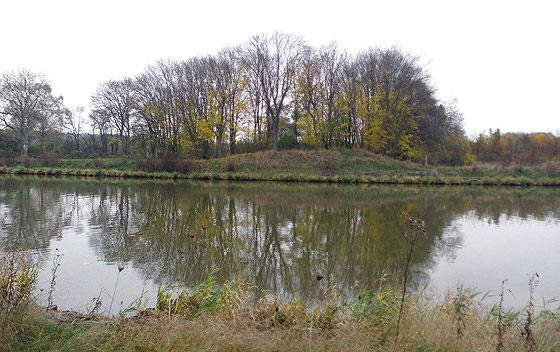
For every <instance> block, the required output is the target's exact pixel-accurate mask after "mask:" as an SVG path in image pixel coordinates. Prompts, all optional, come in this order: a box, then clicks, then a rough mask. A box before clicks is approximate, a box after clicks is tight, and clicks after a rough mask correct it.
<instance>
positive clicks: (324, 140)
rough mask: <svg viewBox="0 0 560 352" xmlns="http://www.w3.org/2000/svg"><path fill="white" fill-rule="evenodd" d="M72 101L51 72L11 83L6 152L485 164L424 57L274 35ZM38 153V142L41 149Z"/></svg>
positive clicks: (20, 75)
mask: <svg viewBox="0 0 560 352" xmlns="http://www.w3.org/2000/svg"><path fill="white" fill-rule="evenodd" d="M90 106H91V113H90V114H89V116H88V117H89V119H88V120H89V126H90V128H89V130H88V132H87V133H86V132H84V131H85V130H84V124H85V123H86V119H85V117H84V116H83V112H84V109H83V108H77V109H75V110H70V109H68V108H66V107H64V104H63V99H62V97H55V96H53V95H52V91H51V87H50V84H49V82H48V81H47V80H46V78H45V77H44V76H41V75H38V74H35V73H32V72H29V71H26V70H22V71H19V72H17V73H13V72H12V73H5V74H4V75H3V76H2V78H1V79H0V120H1V121H2V122H3V125H4V126H3V127H4V129H3V131H2V134H1V135H0V137H1V138H0V139H1V140H0V149H4V150H8V149H10V148H11V150H18V151H19V152H21V154H22V155H26V154H27V153H28V152H35V153H39V152H45V151H50V152H56V153H58V154H60V155H67V154H73V155H74V156H78V154H79V155H84V156H107V155H127V156H144V157H159V156H162V155H181V156H184V157H192V158H212V157H222V156H224V155H231V154H236V153H243V152H253V151H259V150H274V151H277V150H279V149H287V148H327V149H328V148H332V147H339V148H353V147H359V148H367V149H370V150H372V151H374V152H376V153H380V154H384V155H387V156H390V157H392V158H397V159H403V160H405V159H406V160H416V161H429V162H430V163H433V164H435V163H449V164H457V165H459V164H464V163H469V162H472V161H473V160H476V157H477V156H476V155H475V154H476V153H475V152H474V151H475V150H478V149H476V148H473V145H472V143H470V142H469V141H468V140H467V139H466V137H465V134H464V130H463V127H462V123H463V120H462V115H461V113H460V112H459V111H458V109H457V108H456V104H455V103H454V102H447V103H446V102H441V101H439V100H438V99H437V98H436V97H435V88H434V87H433V85H432V82H431V81H430V76H429V74H428V73H427V72H426V71H425V70H424V68H423V67H422V65H421V64H420V62H419V60H418V58H417V57H415V56H413V55H411V54H408V53H406V52H403V51H402V50H400V49H398V48H395V47H392V48H370V49H367V50H364V51H362V52H360V53H358V54H356V55H350V54H349V53H347V52H346V51H344V50H342V49H340V48H339V47H338V45H337V44H334V43H333V44H330V45H326V46H321V47H318V48H315V47H312V46H310V45H308V44H307V43H306V42H305V41H304V40H303V39H302V38H301V37H298V36H295V35H291V34H286V33H278V32H277V33H273V34H270V35H258V36H253V37H251V38H250V39H249V40H248V41H246V42H245V43H243V44H241V45H238V46H235V47H227V48H224V49H222V50H221V51H220V52H218V53H217V54H215V55H206V56H198V57H192V58H188V59H185V60H159V61H158V62H156V63H155V64H152V65H149V66H148V67H147V68H146V69H145V70H144V71H143V72H142V73H140V74H138V75H137V76H136V77H126V78H123V79H120V80H109V81H107V82H103V83H101V84H100V85H99V86H98V87H97V89H96V91H95V92H93V94H92V96H91V103H90ZM30 148H31V149H30Z"/></svg>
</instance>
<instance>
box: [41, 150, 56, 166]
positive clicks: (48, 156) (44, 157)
mask: <svg viewBox="0 0 560 352" xmlns="http://www.w3.org/2000/svg"><path fill="white" fill-rule="evenodd" d="M41 164H42V165H43V166H45V167H56V166H58V158H57V157H56V154H54V153H50V152H44V153H43V154H41Z"/></svg>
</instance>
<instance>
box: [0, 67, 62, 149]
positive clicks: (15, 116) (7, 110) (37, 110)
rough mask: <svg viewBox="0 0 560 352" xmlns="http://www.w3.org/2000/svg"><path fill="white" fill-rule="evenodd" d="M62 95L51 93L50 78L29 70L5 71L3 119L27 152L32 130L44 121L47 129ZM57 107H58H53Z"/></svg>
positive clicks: (0, 91) (0, 89)
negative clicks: (55, 95)
mask: <svg viewBox="0 0 560 352" xmlns="http://www.w3.org/2000/svg"><path fill="white" fill-rule="evenodd" d="M61 102H62V99H61V98H55V97H53V96H52V90H51V86H50V84H49V82H48V81H47V79H46V78H45V77H44V76H42V75H39V74H36V73H33V72H31V71H28V70H20V71H18V72H17V73H13V72H11V73H5V74H4V75H3V76H2V80H1V82H0V121H1V122H2V123H3V124H4V125H5V126H6V127H7V128H9V129H10V130H11V131H12V132H13V133H14V135H15V136H16V138H17V139H18V141H19V143H20V146H21V154H22V155H24V156H25V155H27V151H28V149H29V145H30V143H31V136H32V133H33V132H35V129H36V127H37V126H38V125H39V124H40V123H41V121H43V123H44V124H43V128H44V129H46V128H47V125H49V124H50V123H48V122H46V121H49V120H50V118H51V117H52V116H54V114H55V112H56V111H60V105H61ZM55 106H56V107H57V108H56V109H55V108H54V107H55Z"/></svg>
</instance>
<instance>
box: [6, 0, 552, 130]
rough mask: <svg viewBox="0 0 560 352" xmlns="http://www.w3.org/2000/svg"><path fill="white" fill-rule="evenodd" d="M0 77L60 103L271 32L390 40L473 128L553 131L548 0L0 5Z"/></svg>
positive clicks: (83, 100) (361, 44)
mask: <svg viewBox="0 0 560 352" xmlns="http://www.w3.org/2000/svg"><path fill="white" fill-rule="evenodd" d="M0 14H1V19H0V38H1V40H0V72H5V71H9V70H17V69H19V68H27V69H29V70H32V71H37V72H41V73H44V74H45V75H46V76H47V77H48V78H49V80H50V81H51V84H52V86H53V90H54V92H55V93H56V94H60V95H63V96H64V98H65V100H64V101H65V103H66V105H67V106H68V107H70V108H75V107H76V106H79V105H81V106H85V107H88V105H89V97H90V95H91V93H92V92H93V91H94V90H95V89H96V87H97V86H98V84H99V83H101V82H103V81H106V80H108V79H114V78H121V77H124V76H135V75H136V74H139V73H140V72H141V71H142V70H143V69H144V68H145V67H146V66H147V65H148V64H150V63H154V62H155V61H156V60H158V59H160V58H174V59H185V58H188V57H191V56H195V55H204V54H211V53H216V52H218V51H219V50H220V49H221V48H223V47H225V46H229V45H237V44H240V43H243V42H245V41H246V40H247V39H248V38H249V37H250V36H252V35H255V34H262V33H271V32H273V31H275V30H278V31H283V32H288V33H293V34H297V35H301V36H302V37H303V38H304V39H306V40H307V42H308V43H309V44H311V45H314V46H319V45H321V44H327V43H329V42H331V41H337V42H338V43H339V46H340V47H341V48H344V49H347V50H348V51H349V52H351V53H356V52H358V51H359V50H361V49H365V48H368V47H371V46H381V47H387V46H392V45H398V46H399V47H400V48H401V49H403V50H404V51H407V52H410V53H412V54H414V55H417V56H419V57H420V59H421V62H422V64H423V65H424V66H425V68H426V70H427V71H428V72H429V73H430V74H431V76H432V82H433V85H434V86H435V87H436V88H437V96H438V98H439V99H441V100H443V101H447V100H450V99H457V101H458V107H459V109H460V110H461V111H462V112H463V115H464V118H465V128H466V130H467V133H468V134H469V135H473V134H475V133H477V132H482V131H483V130H486V131H488V129H489V128H493V129H495V128H500V129H501V130H503V131H550V132H554V133H557V131H558V130H560V112H559V109H558V106H557V105H558V104H557V103H558V102H560V88H559V86H560V19H559V17H558V16H559V15H560V1H538V0H534V1H511V0H510V1H491V0H487V1H450V0H447V1H420V0H406V1H405V0H402V1H388V0H384V1H353V0H339V1H333V2H329V1H306V0H298V1H292V0H280V1H265V0H260V1H242V0H235V1H234V0H230V1H211V0H206V1H203V0H197V1H192V2H191V1H170V0H169V1H166V0H158V1H139V0H136V1H123V0H109V1H105V0H96V1H86V0H81V1H76V0H73V1H55V0H50V1H45V0H41V1H26V0H18V1H16V0H0Z"/></svg>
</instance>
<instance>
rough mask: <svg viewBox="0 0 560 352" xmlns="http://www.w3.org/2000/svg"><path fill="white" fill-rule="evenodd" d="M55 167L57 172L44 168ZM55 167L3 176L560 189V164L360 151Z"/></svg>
mask: <svg viewBox="0 0 560 352" xmlns="http://www.w3.org/2000/svg"><path fill="white" fill-rule="evenodd" d="M49 163H50V165H51V166H42V164H49ZM49 163H42V162H41V160H32V161H31V162H30V163H29V164H28V166H23V165H15V166H10V167H7V166H2V167H0V173H3V174H28V175H51V176H88V177H123V178H152V179H191V180H236V181H281V182H329V183H384V184H434V185H507V186H560V163H548V164H544V165H537V166H520V165H497V164H475V165H472V166H462V167H429V166H423V165H420V164H415V163H411V162H403V161H398V160H394V159H390V158H387V157H383V156H380V155H377V154H374V153H371V152H368V151H365V150H359V149H353V150H350V149H335V150H308V151H301V150H289V151H282V152H278V153H274V152H259V153H252V154H240V155H233V156H229V157H225V158H221V159H210V160H185V159H172V160H169V159H165V160H158V159H138V160H133V159H128V158H109V159H63V160H56V162H53V161H52V160H49ZM55 164H56V166H52V165H55ZM161 170H167V171H161Z"/></svg>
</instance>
